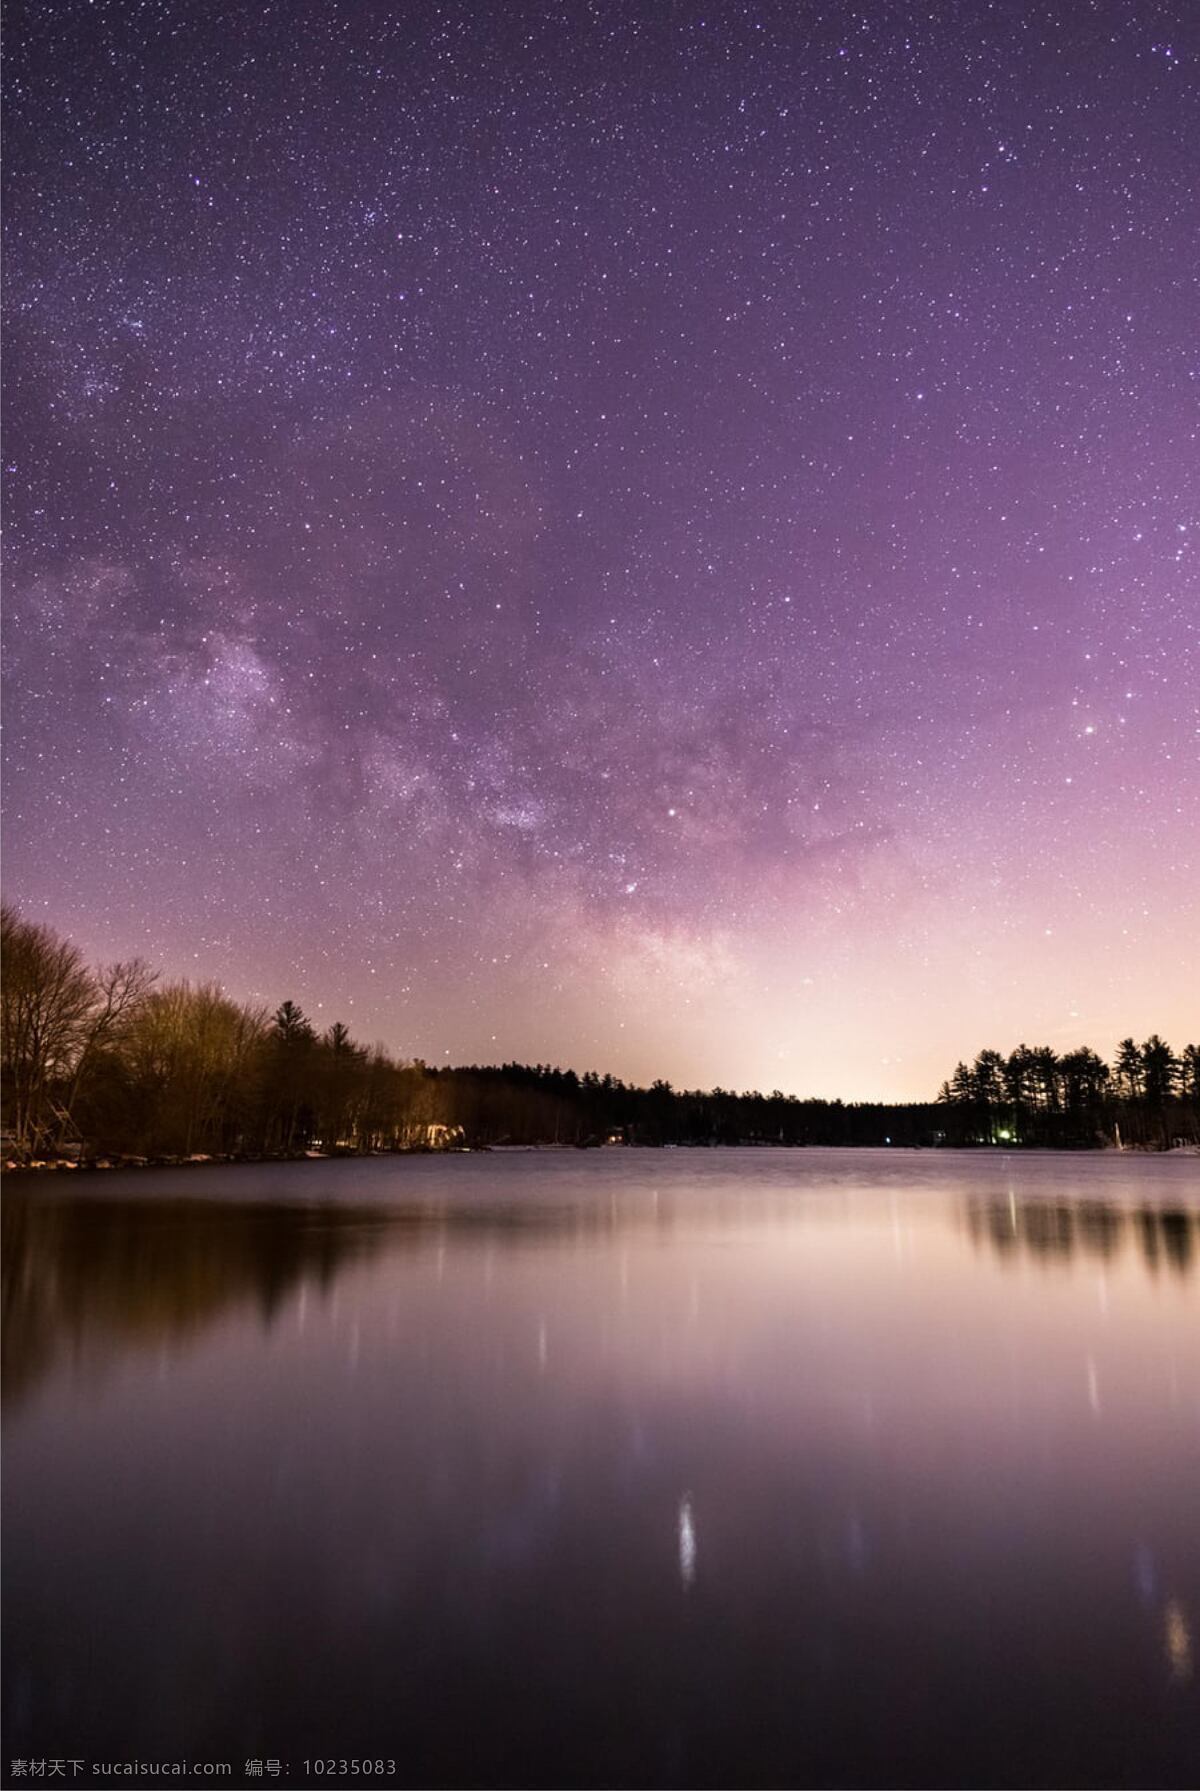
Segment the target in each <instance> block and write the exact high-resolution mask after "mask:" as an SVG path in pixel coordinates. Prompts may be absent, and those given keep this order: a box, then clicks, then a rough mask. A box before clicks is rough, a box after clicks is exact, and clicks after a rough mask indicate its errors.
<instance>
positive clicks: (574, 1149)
mask: <svg viewBox="0 0 1200 1791" xmlns="http://www.w3.org/2000/svg"><path fill="white" fill-rule="evenodd" d="M664 1150H665V1151H676V1150H682V1151H730V1150H753V1151H770V1152H778V1151H787V1152H794V1151H823V1150H830V1151H838V1152H842V1151H845V1152H852V1151H860V1152H861V1151H870V1152H872V1154H875V1153H878V1154H881V1155H887V1156H912V1155H920V1156H931V1157H937V1156H946V1155H948V1154H953V1155H962V1156H972V1157H979V1156H989V1157H1011V1156H1016V1157H1031V1156H1054V1157H1080V1156H1085V1157H1098V1156H1106V1157H1107V1156H1114V1157H1115V1156H1120V1157H1135V1158H1143V1157H1151V1158H1155V1159H1159V1158H1163V1157H1189V1158H1192V1157H1194V1158H1200V1145H1194V1144H1182V1145H1179V1144H1177V1145H1172V1146H1169V1147H1167V1148H1155V1147H1153V1146H1150V1145H1128V1146H1126V1147H1124V1148H1123V1149H1119V1148H1118V1147H1117V1146H1116V1145H1113V1144H1094V1145H1053V1144H1030V1145H1024V1144H953V1145H952V1144H890V1145H889V1144H791V1143H778V1142H776V1143H770V1142H765V1141H763V1140H762V1139H745V1140H738V1141H737V1142H736V1143H729V1142H725V1141H718V1142H712V1143H700V1142H691V1143H674V1144H606V1145H596V1146H589V1145H576V1144H555V1143H553V1142H547V1143H545V1144H476V1145H468V1144H460V1145H453V1146H450V1147H449V1148H447V1149H444V1150H439V1149H437V1148H435V1147H430V1146H425V1145H409V1146H400V1147H398V1148H397V1149H395V1150H373V1151H313V1150H310V1151H292V1152H286V1153H278V1154H272V1155H269V1156H268V1155H260V1154H250V1155H246V1156H231V1155H220V1156H219V1155H206V1154H203V1153H196V1154H195V1155H193V1156H190V1157H156V1158H136V1157H135V1158H125V1159H120V1158H118V1159H111V1158H109V1159H101V1160H99V1161H97V1162H87V1163H77V1162H74V1161H72V1160H71V1159H70V1158H60V1159H54V1160H51V1159H47V1160H44V1161H38V1162H34V1163H15V1162H13V1161H11V1160H9V1161H7V1162H5V1163H3V1165H0V1173H2V1175H3V1179H4V1180H5V1181H9V1180H11V1179H13V1178H20V1179H21V1180H26V1179H28V1180H31V1181H32V1180H37V1181H43V1180H45V1179H46V1178H47V1177H49V1176H54V1177H56V1178H57V1177H59V1176H79V1177H82V1178H83V1179H84V1180H89V1181H90V1180H91V1179H92V1177H93V1176H97V1175H112V1174H127V1173H131V1172H134V1173H137V1172H141V1171H144V1170H147V1171H153V1170H160V1171H161V1170H164V1169H179V1170H185V1169H186V1170H198V1169H262V1168H274V1167H280V1166H283V1165H288V1166H295V1165H298V1164H302V1163H326V1164H327V1163H369V1162H376V1161H378V1160H380V1159H382V1158H385V1157H479V1156H547V1155H555V1156H565V1155H568V1154H576V1155H578V1154H588V1155H591V1154H592V1153H593V1152H596V1153H601V1152H602V1153H603V1154H605V1155H611V1154H614V1153H618V1152H625V1151H647V1152H658V1151H664Z"/></svg>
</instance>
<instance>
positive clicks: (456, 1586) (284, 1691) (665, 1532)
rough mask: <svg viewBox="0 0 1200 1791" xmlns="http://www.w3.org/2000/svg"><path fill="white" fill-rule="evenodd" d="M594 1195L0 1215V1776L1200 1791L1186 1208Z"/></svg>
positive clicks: (494, 1180)
mask: <svg viewBox="0 0 1200 1791" xmlns="http://www.w3.org/2000/svg"><path fill="white" fill-rule="evenodd" d="M581 1155H582V1156H583V1157H584V1161H583V1162H579V1161H578V1160H577V1158H576V1154H575V1153H568V1154H567V1155H566V1156H565V1157H562V1158H558V1159H556V1160H539V1159H522V1160H511V1159H510V1160H507V1161H506V1160H505V1159H503V1158H497V1159H494V1160H489V1159H463V1160H461V1161H447V1162H437V1161H434V1160H429V1159H422V1160H417V1161H414V1162H412V1163H405V1164H404V1165H403V1166H400V1167H397V1166H395V1165H392V1164H389V1163H386V1162H382V1161H381V1162H379V1163H377V1164H365V1165H362V1166H355V1165H350V1166H335V1167H334V1168H331V1169H319V1168H316V1169H314V1171H313V1173H312V1174H309V1173H308V1172H307V1171H305V1170H304V1169H303V1168H300V1169H297V1170H292V1169H288V1170H287V1172H286V1173H283V1172H281V1173H280V1174H279V1175H278V1177H276V1178H275V1179H274V1180H273V1179H272V1178H271V1177H270V1176H268V1175H265V1174H264V1175H262V1176H259V1175H258V1174H257V1173H256V1172H246V1173H242V1172H237V1173H235V1174H232V1175H230V1176H225V1175H224V1173H223V1172H221V1171H214V1172H213V1173H212V1175H211V1177H210V1176H209V1175H208V1174H207V1172H205V1173H204V1174H198V1175H197V1176H196V1177H195V1178H191V1177H185V1176H180V1177H177V1178H175V1179H170V1178H168V1177H165V1176H164V1178H163V1180H162V1185H161V1195H160V1193H158V1192H152V1190H155V1188H156V1184H155V1183H154V1181H153V1178H145V1179H138V1178H133V1177H130V1178H127V1179H126V1178H122V1179H121V1180H120V1181H119V1182H118V1181H116V1179H115V1178H114V1181H113V1182H112V1183H111V1184H103V1183H101V1182H100V1181H99V1180H97V1181H95V1182H93V1183H91V1184H89V1186H88V1187H87V1188H83V1187H80V1186H79V1185H78V1184H70V1185H69V1186H68V1187H66V1188H63V1187H61V1186H59V1185H57V1184H56V1185H54V1186H46V1185H44V1184H41V1185H37V1186H30V1185H26V1186H24V1187H22V1186H21V1185H19V1184H18V1185H14V1186H13V1187H10V1188H9V1189H8V1190H7V1191H6V1201H5V1215H4V1221H5V1238H4V1244H5V1250H4V1269H5V1322H6V1330H7V1339H8V1345H9V1346H8V1348H7V1350H6V1369H7V1373H8V1375H9V1377H10V1379H11V1381H12V1383H13V1384H14V1385H15V1386H16V1387H17V1389H18V1391H19V1394H20V1397H19V1398H18V1399H17V1400H15V1401H12V1402H10V1412H9V1426H8V1431H7V1434H6V1478H5V1500H6V1526H7V1528H6V1535H7V1540H8V1542H9V1551H8V1566H7V1574H8V1587H7V1595H8V1600H9V1605H8V1615H9V1636H8V1649H7V1657H8V1658H7V1661H6V1672H7V1675H8V1677H7V1680H6V1687H7V1690H6V1696H7V1699H8V1702H7V1705H6V1709H7V1713H8V1714H7V1721H8V1724H9V1731H10V1733H9V1739H10V1741H11V1743H12V1747H11V1753H12V1754H13V1755H16V1754H25V1755H33V1756H35V1757H36V1756H38V1755H39V1754H48V1753H51V1752H64V1751H66V1752H72V1753H73V1752H85V1751H86V1750H88V1749H90V1748H93V1747H94V1748H95V1749H97V1750H100V1749H104V1748H107V1749H109V1750H110V1751H111V1752H112V1753H114V1754H116V1755H119V1754H120V1752H121V1750H122V1748H124V1749H125V1750H126V1751H128V1752H135V1751H136V1752H137V1753H139V1755H140V1757H142V1758H152V1757H155V1756H156V1755H161V1756H162V1757H171V1756H172V1755H173V1754H175V1755H177V1754H181V1753H183V1752H185V1751H190V1752H191V1753H192V1754H199V1753H202V1752H209V1751H211V1750H212V1749H214V1748H215V1747H216V1746H217V1745H218V1743H219V1744H220V1746H221V1748H222V1749H228V1750H229V1752H230V1753H231V1755H233V1756H235V1757H238V1758H242V1757H245V1756H253V1755H255V1754H259V1755H261V1756H263V1757H269V1756H272V1755H279V1756H283V1757H285V1758H286V1757H287V1750H288V1749H289V1748H291V1749H293V1750H296V1751H297V1752H298V1753H300V1754H303V1753H305V1752H311V1753H313V1754H317V1753H320V1752H325V1753H326V1754H328V1753H329V1752H331V1751H332V1752H338V1751H339V1750H340V1751H348V1750H349V1749H351V1748H352V1747H353V1748H356V1749H359V1750H362V1751H363V1752H366V1751H367V1750H370V1751H371V1752H373V1753H374V1752H381V1753H384V1754H392V1753H396V1752H398V1751H399V1749H400V1744H402V1748H403V1753H404V1762H403V1767H402V1772H401V1782H407V1783H410V1784H424V1785H431V1786H436V1785H456V1784H458V1785H461V1784H466V1783H476V1784H479V1783H483V1784H503V1783H508V1784H535V1783H540V1784H562V1785H583V1784H596V1783H609V1784H645V1785H664V1786H666V1785H679V1784H693V1785H703V1784H710V1785H719V1784H732V1783H754V1784H761V1785H770V1784H775V1785H781V1784H782V1785H803V1784H809V1785H813V1784H818V1785H820V1784H823V1785H831V1786H832V1785H838V1784H841V1785H870V1784H876V1785H879V1784H893V1783H907V1784H925V1785H931V1786H932V1785H950V1784H958V1783H973V1784H979V1785H987V1784H992V1785H996V1784H1052V1783H1053V1784H1064V1785H1067V1784H1077V1785H1078V1784H1086V1783H1106V1784H1113V1785H1118V1784H1123V1785H1139V1784H1142V1785H1144V1784H1147V1783H1158V1784H1163V1785H1170V1784H1175V1785H1182V1784H1187V1783H1193V1782H1194V1779H1195V1770H1194V1766H1195V1760H1196V1758H1197V1757H1200V1718H1198V1716H1197V1705H1196V1698H1195V1685H1196V1668H1195V1654H1196V1633H1197V1614H1198V1613H1200V1561H1198V1559H1197V1556H1196V1551H1195V1538H1194V1512H1195V1509H1196V1507H1197V1504H1198V1503H1200V1484H1198V1481H1197V1462H1198V1457H1197V1437H1198V1432H1197V1414H1198V1413H1200V1327H1198V1325H1197V1303H1196V1301H1195V1300H1194V1298H1193V1297H1192V1296H1193V1291H1194V1289H1193V1286H1192V1274H1193V1266H1194V1259H1195V1254H1196V1245H1197V1242H1198V1241H1200V1240H1198V1239H1197V1236H1196V1221H1197V1208H1198V1207H1200V1199H1196V1200H1195V1204H1193V1205H1190V1206H1189V1202H1191V1201H1192V1200H1193V1194H1192V1188H1193V1186H1194V1182H1193V1181H1192V1180H1191V1179H1189V1177H1188V1173H1187V1170H1188V1166H1187V1165H1186V1164H1182V1163H1178V1162H1177V1163H1174V1164H1163V1165H1156V1164H1152V1163H1146V1164H1144V1165H1143V1164H1140V1163H1139V1164H1137V1165H1134V1166H1133V1167H1132V1168H1131V1167H1129V1166H1128V1165H1122V1164H1119V1163H1114V1162H1111V1161H1100V1160H1096V1161H1089V1162H1076V1161H1074V1160H1057V1161H1052V1162H1046V1161H1042V1162H1038V1161H1036V1160H1029V1161H1028V1162H1027V1161H1025V1160H1019V1161H1012V1162H1008V1163H1006V1162H1004V1161H1003V1160H1001V1159H999V1158H998V1157H992V1158H988V1157H984V1156H982V1155H980V1156H979V1157H978V1158H963V1157H958V1158H953V1157H950V1156H946V1157H944V1158H940V1159H934V1158H932V1157H931V1156H930V1157H924V1158H913V1159H912V1160H911V1161H908V1160H906V1159H901V1158H899V1157H897V1156H894V1155H891V1156H889V1155H885V1154H884V1153H878V1154H872V1153H864V1154H861V1155H858V1154H856V1153H839V1154H837V1155H836V1156H835V1155H831V1156H829V1157H828V1158H823V1157H821V1156H820V1155H818V1154H816V1153H812V1154H810V1153H800V1154H796V1155H791V1154H784V1153H766V1152H756V1153H749V1152H747V1153H742V1154H739V1153H732V1152H731V1153H718V1152H712V1153H697V1154H696V1155H695V1156H694V1157H692V1156H686V1155H685V1153H682V1152H681V1153H662V1154H660V1153H649V1152H646V1153H634V1152H629V1153H615V1152H614V1153H611V1154H610V1155H608V1156H604V1155H602V1153H599V1152H596V1153H581ZM181 1188H184V1189H185V1190H186V1193H187V1197H186V1198H181V1197H180V1194H179V1192H178V1190H179V1189H181ZM143 1189H145V1190H146V1192H145V1193H143V1192H142V1190H143ZM209 1189H211V1191H212V1194H211V1198H210V1197H208V1190H209ZM192 1190H194V1191H195V1192H194V1193H193V1192H192ZM301 1192H307V1193H308V1195H309V1198H306V1199H304V1198H300V1197H299V1195H300V1193H301ZM168 1194H169V1197H167V1196H168ZM1014 1263H1018V1264H1025V1263H1029V1264H1038V1265H1041V1266H1042V1267H1044V1268H1045V1269H1047V1270H1049V1269H1052V1268H1053V1267H1054V1266H1055V1265H1057V1266H1058V1267H1059V1268H1060V1269H1061V1270H1062V1272H1058V1273H1051V1272H1045V1273H1043V1272H1040V1270H1039V1272H1036V1273H1022V1274H1014V1273H1012V1272H1011V1265H1013V1264H1014ZM163 1365H165V1372H160V1369H162V1368H163ZM98 1488H99V1489H101V1494H100V1496H97V1489H98ZM701 1547H703V1561H702V1562H701V1559H700V1550H701ZM1014 1712H1016V1713H1019V1717H1015V1716H1014V1714H1013V1713H1014ZM51 1737H52V1739H51ZM90 1757H92V1758H102V1757H104V1756H103V1754H102V1753H101V1752H99V1751H97V1752H93V1753H92V1754H91V1755H90ZM293 1764H295V1762H293ZM295 1782H297V1783H300V1782H302V1780H300V1779H299V1778H298V1777H297V1778H296V1781H295Z"/></svg>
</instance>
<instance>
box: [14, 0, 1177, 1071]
mask: <svg viewBox="0 0 1200 1791" xmlns="http://www.w3.org/2000/svg"><path fill="white" fill-rule="evenodd" d="M7 57H8V68H7V157H6V175H5V178H6V186H7V213H6V236H7V282H6V301H5V302H6V334H7V356H6V369H5V398H6V428H5V442H4V472H5V481H4V483H5V490H6V512H7V529H8V560H7V579H6V586H7V605H6V647H7V651H6V657H5V685H6V704H5V713H6V749H5V750H6V792H7V795H6V829H5V845H6V852H5V858H6V886H7V890H8V894H9V896H10V897H11V898H12V899H13V900H15V901H16V902H17V903H18V904H19V905H20V906H21V907H22V908H23V909H24V910H25V911H26V912H27V913H29V914H30V915H31V916H33V917H35V918H39V919H44V920H46V921H49V922H50V923H52V924H53V925H54V926H55V927H57V928H59V929H61V930H63V931H65V932H67V933H69V934H70V935H71V936H72V937H73V938H74V939H75V940H76V941H77V942H78V943H79V944H80V945H81V946H82V947H83V949H84V950H85V951H86V952H87V954H88V955H89V957H92V958H100V959H104V958H111V957H114V956H118V955H126V954H128V953H131V952H141V953H142V954H144V955H146V956H147V957H149V958H150V959H152V960H153V961H154V962H155V963H156V964H158V965H160V966H161V967H162V968H163V970H164V971H165V972H166V973H167V974H169V975H190V976H193V977H195V976H204V977H213V978H217V979H219V980H220V981H221V982H222V983H224V984H225V986H226V987H227V988H228V989H229V991H230V992H231V993H233V994H235V995H237V996H238V997H239V998H240V997H255V998H262V999H264V1000H268V1001H270V1002H271V1004H272V1005H274V1003H275V1002H277V1001H278V1000H279V999H281V998H282V997H283V996H284V995H290V996H292V997H293V998H295V999H296V1000H298V1001H299V1002H300V1003H301V1004H302V1005H303V1006H304V1007H305V1008H306V1009H307V1010H308V1011H309V1012H310V1013H311V1014H312V1015H313V1017H314V1018H315V1019H316V1020H317V1021H318V1022H319V1023H327V1022H328V1021H331V1020H333V1019H337V1018H340V1019H344V1020H345V1021H346V1022H347V1023H348V1024H349V1026H350V1028H351V1031H352V1032H353V1033H354V1034H355V1035H356V1036H358V1037H360V1038H362V1039H365V1040H375V1039H380V1040H383V1041H386V1042H387V1044H388V1045H389V1046H391V1047H392V1048H394V1049H396V1050H398V1051H400V1052H402V1053H404V1054H406V1055H409V1054H411V1055H419V1056H422V1057H424V1058H425V1059H426V1060H428V1061H430V1062H468V1061H497V1060H499V1059H504V1058H512V1057H516V1058H521V1059H525V1060H538V1061H555V1062H559V1063H562V1064H571V1065H573V1066H574V1067H576V1068H577V1069H581V1070H582V1069H584V1068H588V1067H596V1068H599V1069H601V1070H611V1071H613V1072H614V1073H617V1074H620V1075H624V1076H627V1077H631V1078H636V1079H639V1080H648V1079H650V1078H652V1077H654V1076H656V1075H662V1076H665V1077H667V1078H669V1079H670V1080H671V1081H673V1082H675V1083H676V1084H677V1085H687V1086H696V1085H700V1084H703V1085H705V1086H708V1085H712V1084H714V1083H717V1084H721V1085H723V1086H726V1087H737V1088H747V1087H761V1088H763V1089H771V1088H782V1089H784V1090H785V1091H787V1092H794V1093H798V1094H801V1095H804V1094H822V1095H832V1094H841V1095H844V1096H846V1097H848V1098H909V1097H912V1098H919V1099H923V1098H929V1097H931V1096H932V1095H933V1094H934V1092H935V1091H936V1088H937V1085H938V1083H939V1082H940V1081H941V1079H942V1078H943V1076H945V1075H946V1074H948V1073H949V1071H950V1069H951V1068H952V1067H953V1062H954V1060H955V1059H956V1058H958V1057H960V1056H965V1055H966V1056H969V1055H973V1054H974V1052H975V1051H976V1050H977V1049H978V1048H979V1047H980V1046H982V1045H985V1044H991V1045H995V1046H997V1047H998V1048H1000V1049H1005V1050H1007V1049H1011V1047H1012V1046H1013V1045H1015V1044H1016V1043H1017V1042H1018V1040H1020V1039H1028V1040H1029V1041H1030V1042H1039V1043H1040V1042H1046V1043H1050V1044H1052V1045H1055V1046H1056V1047H1058V1048H1061V1049H1066V1048H1069V1047H1071V1046H1073V1045H1075V1044H1077V1043H1079V1042H1081V1041H1087V1042H1089V1043H1091V1044H1093V1045H1095V1046H1096V1047H1097V1048H1098V1049H1100V1050H1101V1051H1104V1052H1109V1051H1111V1049H1112V1047H1113V1046H1114V1044H1115V1042H1116V1041H1117V1039H1118V1038H1119V1037H1121V1036H1123V1035H1124V1034H1125V1033H1127V1032H1133V1033H1135V1034H1136V1035H1137V1036H1138V1037H1142V1036H1144V1035H1145V1034H1146V1033H1148V1032H1149V1031H1151V1030H1153V1029H1156V1028H1157V1029H1158V1030H1160V1031H1162V1032H1163V1033H1164V1034H1165V1035H1166V1036H1167V1037H1168V1038H1169V1039H1170V1040H1171V1042H1172V1043H1174V1044H1175V1045H1176V1047H1178V1046H1180V1045H1182V1044H1183V1043H1184V1042H1185V1039H1186V1038H1188V1037H1190V1036H1192V1035H1193V1034H1194V1033H1195V1031H1196V1021H1197V1015H1198V1013H1200V977H1198V975H1197V951H1196V934H1197V926H1196V919H1197V914H1196V910H1197V900H1196V892H1197V888H1198V887H1200V866H1198V864H1197V858H1198V856H1200V854H1198V852H1197V840H1198V838H1200V759H1198V715H1200V652H1198V636H1200V580H1198V577H1197V551H1196V550H1197V544H1198V538H1200V505H1198V503H1197V471H1198V468H1200V452H1198V443H1197V433H1198V422H1200V417H1198V409H1197V403H1198V398H1200V331H1198V321H1200V302H1198V301H1200V294H1198V292H1197V273H1198V271H1200V253H1198V244H1197V212H1198V207H1197V190H1198V185H1200V182H1198V167H1200V164H1198V160H1197V145H1198V144H1200V80H1198V76H1200V20H1198V19H1197V17H1196V14H1195V11H1194V9H1193V7H1192V6H1191V5H1190V4H1188V3H1187V0H1180V3H1179V4H1157V3H1155V0H1142V3H1141V4H1139V5H1137V6H1130V5H1128V4H1127V3H1126V0H1118V3H1109V0H1090V3H1089V0H1071V3H1070V4H1067V3H1063V4H1039V5H1034V4H1028V3H1023V0H1005V3H1004V4H997V5H989V4H984V0H970V3H966V0H964V3H961V4H959V3H954V0H923V3H922V4H920V5H909V4H902V3H898V0H874V3H872V4H871V5H869V6H865V7H861V8H858V9H852V8H850V7H847V6H841V5H836V6H835V5H826V6H823V7H819V6H816V5H812V4H806V3H803V0H788V3H786V4H779V3H775V0H765V3H764V4H761V5H754V4H742V3H739V0H714V3H713V4H705V3H704V0H695V4H692V3H691V0H602V3H601V0H592V3H588V0H537V3H536V4H530V3H527V0H503V3H500V0H493V3H491V4H484V3H478V0H477V3H466V0H460V3H458V4H444V5H433V4H426V3H424V0H420V3H418V0H410V3H403V0H389V3H388V4H382V3H377V0H283V3H277V4H272V3H269V0H268V3H259V4H254V5H250V4H223V3H222V0H174V3H171V4H167V3H165V0H92V3H84V0H56V3H53V4H32V3H30V0H14V4H13V5H12V6H11V7H10V8H9V11H8V30H7Z"/></svg>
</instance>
